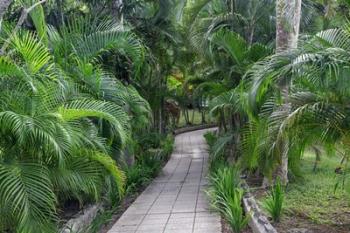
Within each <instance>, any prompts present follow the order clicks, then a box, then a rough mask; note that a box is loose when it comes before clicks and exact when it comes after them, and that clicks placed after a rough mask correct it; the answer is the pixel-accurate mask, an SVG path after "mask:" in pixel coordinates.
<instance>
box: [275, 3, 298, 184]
mask: <svg viewBox="0 0 350 233" xmlns="http://www.w3.org/2000/svg"><path fill="white" fill-rule="evenodd" d="M301 1H302V0H277V1H276V51H277V52H282V51H290V50H293V49H295V48H297V46H298V37H299V28H300V17H301ZM289 86H290V85H289V83H284V84H282V85H281V86H280V88H281V92H282V95H283V104H282V109H283V110H285V111H290V108H291V107H290V102H289ZM288 147H289V140H288V139H286V140H285V141H283V142H282V145H281V151H282V154H281V163H280V165H279V167H278V169H277V175H278V176H279V178H280V180H281V182H282V183H284V184H287V183H288Z"/></svg>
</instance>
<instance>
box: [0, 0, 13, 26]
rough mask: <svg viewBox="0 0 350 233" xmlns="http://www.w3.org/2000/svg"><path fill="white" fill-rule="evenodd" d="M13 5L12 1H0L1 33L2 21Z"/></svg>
mask: <svg viewBox="0 0 350 233" xmlns="http://www.w3.org/2000/svg"><path fill="white" fill-rule="evenodd" d="M11 3H12V0H1V1H0V31H1V25H2V19H3V17H4V15H5V13H6V11H7V8H8V7H9V6H10V4H11Z"/></svg>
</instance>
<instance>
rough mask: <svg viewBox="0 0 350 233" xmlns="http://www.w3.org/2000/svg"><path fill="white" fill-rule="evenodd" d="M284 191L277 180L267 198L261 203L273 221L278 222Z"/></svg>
mask: <svg viewBox="0 0 350 233" xmlns="http://www.w3.org/2000/svg"><path fill="white" fill-rule="evenodd" d="M283 200H284V191H283V186H282V184H281V182H280V181H279V180H278V181H277V182H276V184H275V186H274V187H272V189H271V191H270V194H269V197H268V198H267V199H266V200H265V201H264V202H263V207H264V209H265V210H266V211H267V212H268V213H269V214H270V215H271V217H272V219H273V221H275V222H279V220H280V218H281V215H282V211H283Z"/></svg>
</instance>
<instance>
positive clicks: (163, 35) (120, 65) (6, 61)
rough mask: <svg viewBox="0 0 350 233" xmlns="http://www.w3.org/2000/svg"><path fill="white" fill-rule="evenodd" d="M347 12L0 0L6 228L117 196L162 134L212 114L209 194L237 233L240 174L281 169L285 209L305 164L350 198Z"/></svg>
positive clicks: (152, 167) (147, 173)
mask: <svg viewBox="0 0 350 233" xmlns="http://www.w3.org/2000/svg"><path fill="white" fill-rule="evenodd" d="M349 16H350V2H349V1H347V0H338V1H335V0H303V1H301V0H293V1H286V0H187V1H186V0H161V1H157V0H127V1H126V0H124V1H123V0H114V1H112V0H99V1H97V0H79V1H78V0H77V1H74V0H56V1H50V0H47V1H45V0H42V1H39V0H2V1H1V2H0V35H1V37H0V38H1V39H0V54H1V56H0V90H1V96H0V136H1V140H0V232H21V233H22V232H23V233H32V232H33V233H34V232H57V230H58V228H59V227H60V226H59V225H60V224H59V222H60V218H61V217H62V215H63V214H62V212H64V209H65V206H66V205H67V204H69V203H72V202H76V203H78V205H79V206H80V207H83V206H84V205H85V204H88V203H94V202H97V201H101V200H104V201H105V202H106V203H108V204H107V205H109V206H116V205H118V203H119V202H120V200H121V199H122V197H123V196H124V195H125V193H128V192H132V191H135V190H137V189H138V188H139V187H140V186H142V185H144V184H145V183H147V181H148V180H149V179H151V178H152V177H154V176H155V175H156V173H157V171H158V170H159V168H160V167H161V164H162V161H165V160H166V159H167V155H169V153H170V152H171V150H172V137H171V136H168V137H165V136H164V135H166V134H167V133H171V132H172V130H173V129H174V128H175V127H178V126H183V125H189V124H192V123H200V124H203V123H208V122H211V121H212V119H215V120H216V122H217V123H218V127H219V130H218V134H217V135H207V140H208V142H210V145H211V162H212V163H211V167H212V169H211V170H212V173H211V184H212V187H211V189H210V190H209V191H208V193H209V195H210V196H211V197H212V200H213V206H214V207H216V208H218V209H219V211H221V213H222V214H223V215H224V216H226V219H227V220H228V222H229V224H230V225H231V226H232V229H234V231H235V232H240V231H241V229H243V228H244V227H245V225H246V222H247V217H248V216H243V213H242V208H241V206H240V205H239V204H240V199H241V198H242V195H243V193H242V192H243V191H242V190H241V188H240V187H239V186H240V185H239V179H240V178H239V174H244V175H246V176H247V177H248V180H249V178H252V177H258V178H259V179H260V181H261V182H260V183H259V185H263V186H264V187H269V186H271V185H274V184H275V181H278V182H277V184H278V185H277V186H275V187H274V188H272V190H271V191H270V192H271V198H272V199H270V202H269V201H268V200H267V201H265V203H269V204H267V205H268V206H269V207H268V209H270V211H269V212H271V213H273V212H274V211H275V214H272V215H273V217H274V219H275V220H280V215H281V214H282V212H283V211H282V209H283V208H282V204H281V203H282V202H283V199H284V198H285V200H286V202H287V203H286V208H287V209H289V210H291V208H289V205H290V200H293V197H292V195H291V193H294V194H295V195H296V196H298V195H300V194H298V192H297V191H295V190H297V189H299V188H300V189H302V187H303V185H302V184H300V183H298V182H302V180H303V179H306V180H307V179H311V178H310V177H312V175H310V174H309V173H308V172H306V169H305V167H307V168H310V167H313V168H312V170H313V171H312V172H315V173H319V174H322V175H324V174H329V173H330V172H329V171H331V174H332V175H334V176H333V177H330V176H331V175H329V176H327V177H328V178H329V179H330V180H332V181H334V182H332V184H327V187H328V186H329V188H330V189H334V191H335V192H341V193H342V194H341V195H340V198H341V199H342V203H344V202H345V203H346V202H347V201H346V200H345V199H346V198H347V195H346V190H350V189H349V182H348V179H347V178H348V171H349V169H348V151H349V148H350V144H349V137H350V124H349V116H350V109H349V97H350V92H349V90H350V84H349V83H350V82H348V80H347V78H348V75H349V74H350V70H349V65H350V24H349V22H348V18H349ZM208 113H210V117H209V116H208ZM159 148H161V150H162V152H160V151H159V150H158V149H159ZM305 151H307V152H308V155H310V151H313V152H315V153H314V163H313V166H310V156H309V157H307V158H306V159H305V157H304V154H305V153H304V152H305ZM329 156H333V157H331V158H332V160H331V161H332V162H331V163H332V165H331V166H334V167H330V166H326V167H327V168H329V170H327V171H325V170H324V167H325V165H324V161H328V160H329V158H327V157H329ZM227 161H229V163H227ZM227 164H235V165H234V167H227ZM320 164H321V165H322V166H321V165H320ZM230 166H231V165H230ZM310 169H311V168H310ZM334 170H335V173H334V174H333V171H334ZM307 171H309V170H307ZM334 177H335V178H334ZM225 182H228V183H231V184H228V183H225ZM235 182H236V183H235ZM288 183H290V185H289V186H288V187H287V190H286V193H285V194H284V191H285V190H284V185H287V184H288ZM333 183H334V184H333ZM319 185H321V184H319ZM293 187H295V189H293ZM220 189H221V190H220ZM339 190H340V191H339ZM276 192H279V193H280V194H281V195H282V196H283V197H284V198H282V200H280V202H281V203H278V202H279V201H278V200H276V198H275V199H273V198H274V196H276ZM325 192H326V193H329V192H328V191H325ZM294 194H293V195H294ZM220 195H221V196H220ZM325 195H328V194H325ZM274 200H275V203H274V202H273V201H274ZM311 202H312V201H311ZM279 205H280V207H278V206H279ZM278 208H280V209H278ZM276 211H277V212H278V213H276ZM291 211H292V210H291ZM298 211H300V210H299V209H298ZM307 211H310V210H307ZM311 212H312V211H310V213H311ZM345 212H346V210H345ZM317 214H318V213H317ZM317 214H316V215H317ZM274 215H275V216H274ZM322 222H327V221H324V219H322ZM330 222H332V220H330Z"/></svg>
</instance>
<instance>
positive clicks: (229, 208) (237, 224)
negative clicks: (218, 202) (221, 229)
mask: <svg viewBox="0 0 350 233" xmlns="http://www.w3.org/2000/svg"><path fill="white" fill-rule="evenodd" d="M242 198H243V190H242V189H241V188H236V189H235V190H234V193H233V196H229V197H228V198H227V200H225V201H224V202H223V203H222V205H223V206H224V210H223V213H224V217H225V219H226V221H227V222H228V223H229V225H230V227H231V229H232V231H233V232H234V233H240V232H242V230H244V228H246V227H247V225H248V221H249V218H250V216H249V215H245V214H244V210H243V207H242Z"/></svg>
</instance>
